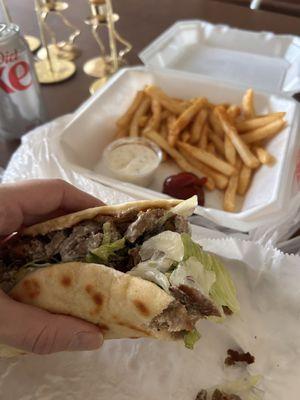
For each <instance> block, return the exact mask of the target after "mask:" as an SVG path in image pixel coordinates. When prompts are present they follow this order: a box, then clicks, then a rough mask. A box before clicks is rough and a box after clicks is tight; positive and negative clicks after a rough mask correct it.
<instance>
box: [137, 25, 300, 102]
mask: <svg viewBox="0 0 300 400" xmlns="http://www.w3.org/2000/svg"><path fill="white" fill-rule="evenodd" d="M139 56H140V58H141V60H142V61H143V62H144V63H145V65H147V66H150V67H153V68H169V69H175V70H182V71H189V72H193V73H198V74H201V75H207V76H209V77H212V78H214V79H216V80H222V81H223V82H224V81H227V82H234V83H235V84H236V83H238V84H242V85H247V86H249V87H250V86H251V87H254V88H256V89H260V90H264V91H268V92H273V93H279V92H284V93H287V94H294V93H296V92H298V91H300V38H299V37H296V36H290V35H275V34H273V33H270V32H251V31H244V30H240V29H234V28H230V27H229V26H225V25H214V24H211V23H208V22H205V21H200V20H192V21H179V22H177V23H175V24H174V25H173V26H171V28H169V29H168V30H167V31H165V32H164V33H162V34H161V35H160V36H159V37H158V38H157V39H156V40H154V42H152V43H151V44H150V45H149V46H148V47H147V48H145V49H144V50H143V51H142V52H141V53H140V54H139Z"/></svg>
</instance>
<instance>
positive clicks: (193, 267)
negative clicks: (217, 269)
mask: <svg viewBox="0 0 300 400" xmlns="http://www.w3.org/2000/svg"><path fill="white" fill-rule="evenodd" d="M215 281H216V274H215V273H214V272H213V271H208V270H206V269H205V268H204V266H203V265H202V264H201V262H200V261H198V260H197V258H196V257H190V258H188V259H187V260H186V261H185V262H182V263H180V264H179V265H178V267H177V268H176V269H174V271H173V272H172V274H171V275H170V282H171V284H172V285H173V286H180V285H187V286H192V287H194V288H195V289H198V290H199V291H200V292H201V293H202V294H204V295H205V296H209V292H210V289H211V287H212V285H213V284H214V282H215Z"/></svg>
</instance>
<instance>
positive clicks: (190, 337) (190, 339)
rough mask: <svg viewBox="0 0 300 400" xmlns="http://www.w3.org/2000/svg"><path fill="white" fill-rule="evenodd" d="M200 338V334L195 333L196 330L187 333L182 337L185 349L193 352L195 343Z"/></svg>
mask: <svg viewBox="0 0 300 400" xmlns="http://www.w3.org/2000/svg"><path fill="white" fill-rule="evenodd" d="M200 338H201V334H200V333H199V332H198V331H197V329H193V330H192V331H190V332H187V333H186V334H185V335H184V337H183V340H184V345H185V347H186V348H187V349H190V350H193V348H194V346H195V344H196V342H198V340H199V339H200Z"/></svg>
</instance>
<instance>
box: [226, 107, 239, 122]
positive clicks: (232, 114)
mask: <svg viewBox="0 0 300 400" xmlns="http://www.w3.org/2000/svg"><path fill="white" fill-rule="evenodd" d="M226 112H227V115H228V117H229V118H230V119H232V120H233V121H234V120H235V119H236V118H237V117H238V116H239V115H240V114H241V109H240V107H239V106H237V105H234V104H232V105H231V106H229V107H228V108H227V110H226Z"/></svg>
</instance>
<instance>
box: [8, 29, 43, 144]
mask: <svg viewBox="0 0 300 400" xmlns="http://www.w3.org/2000/svg"><path fill="white" fill-rule="evenodd" d="M45 119H46V113H45V108H44V105H43V101H42V97H41V92H40V87H39V84H38V81H37V78H36V75H35V70H34V64H33V59H32V56H31V53H30V50H29V48H28V45H27V43H26V42H25V40H24V38H23V37H22V36H21V35H20V29H19V27H18V26H17V25H15V24H12V23H10V24H4V23H0V136H1V137H4V138H5V139H15V138H19V137H20V136H22V135H23V134H24V133H26V132H28V131H29V130H30V129H32V128H34V127H36V126H38V125H40V124H41V123H43V122H44V121H45Z"/></svg>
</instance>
